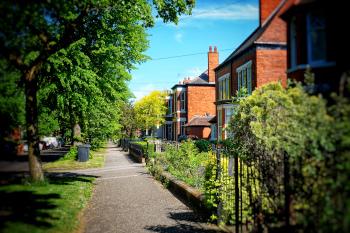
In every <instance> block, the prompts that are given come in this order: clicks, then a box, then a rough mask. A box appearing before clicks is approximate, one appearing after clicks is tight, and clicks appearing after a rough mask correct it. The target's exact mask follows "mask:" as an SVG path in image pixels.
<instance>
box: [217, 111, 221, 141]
mask: <svg viewBox="0 0 350 233" xmlns="http://www.w3.org/2000/svg"><path fill="white" fill-rule="evenodd" d="M217 121H218V128H217V134H218V137H217V139H218V141H220V140H222V109H220V110H218V119H217Z"/></svg>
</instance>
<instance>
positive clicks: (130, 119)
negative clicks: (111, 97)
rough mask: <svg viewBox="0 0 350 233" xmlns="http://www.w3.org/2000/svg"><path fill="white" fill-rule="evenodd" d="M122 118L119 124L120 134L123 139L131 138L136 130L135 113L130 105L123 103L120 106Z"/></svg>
mask: <svg viewBox="0 0 350 233" xmlns="http://www.w3.org/2000/svg"><path fill="white" fill-rule="evenodd" d="M121 111H122V116H121V118H120V124H121V125H122V134H123V136H125V137H128V138H133V137H134V133H135V130H137V122H136V112H135V108H134V106H133V104H132V103H130V102H124V103H123V104H122V106H121Z"/></svg>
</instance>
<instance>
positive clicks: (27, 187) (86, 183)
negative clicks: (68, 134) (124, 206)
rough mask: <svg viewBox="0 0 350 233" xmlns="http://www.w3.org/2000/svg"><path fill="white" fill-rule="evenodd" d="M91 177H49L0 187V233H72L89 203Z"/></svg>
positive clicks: (91, 185) (91, 187)
mask: <svg viewBox="0 0 350 233" xmlns="http://www.w3.org/2000/svg"><path fill="white" fill-rule="evenodd" d="M93 179H94V178H93V177H87V176H77V177H57V176H54V177H50V178H47V180H46V181H45V182H44V183H41V184H31V183H29V182H23V181H20V182H17V183H15V184H7V185H3V186H0V203H1V205H0V232H4V233H5V232H8V233H14V232H15V233H17V232H18V233H21V232H26V233H27V232H31V233H41V232H45V233H46V232H49V233H50V232H55V233H56V232H60V233H68V232H69V233H71V232H75V231H77V230H78V228H79V213H80V212H81V211H82V209H83V208H84V207H85V206H86V204H87V203H88V201H89V199H90V197H91V194H92V189H93V183H92V181H93Z"/></svg>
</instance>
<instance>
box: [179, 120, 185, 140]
mask: <svg viewBox="0 0 350 233" xmlns="http://www.w3.org/2000/svg"><path fill="white" fill-rule="evenodd" d="M185 123H186V121H180V136H182V135H185Z"/></svg>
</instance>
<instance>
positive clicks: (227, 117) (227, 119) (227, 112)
mask: <svg viewBox="0 0 350 233" xmlns="http://www.w3.org/2000/svg"><path fill="white" fill-rule="evenodd" d="M232 112H233V109H231V108H226V109H225V129H227V127H228V126H229V124H230V121H231V117H232ZM228 136H230V135H229V134H228V133H227V130H225V138H227V137H228Z"/></svg>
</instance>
